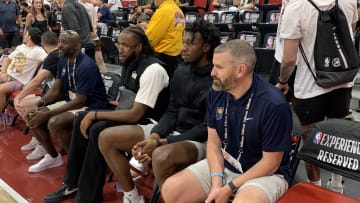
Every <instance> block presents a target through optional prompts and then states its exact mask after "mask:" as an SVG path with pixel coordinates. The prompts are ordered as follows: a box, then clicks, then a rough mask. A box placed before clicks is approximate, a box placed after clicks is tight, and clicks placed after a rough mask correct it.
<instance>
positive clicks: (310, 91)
mask: <svg viewBox="0 0 360 203" xmlns="http://www.w3.org/2000/svg"><path fill="white" fill-rule="evenodd" d="M313 2H314V3H315V4H316V5H317V6H318V7H319V8H320V9H321V10H328V9H330V8H332V7H333V6H334V5H335V0H313ZM356 3H357V2H356V0H343V1H339V7H340V8H341V9H342V11H343V12H344V14H345V16H346V19H347V21H348V24H349V29H350V30H352V27H351V24H353V23H356V21H357V19H358V17H357V7H356ZM317 19H318V11H317V10H316V9H315V8H314V7H313V6H312V5H311V4H310V3H309V2H308V1H306V0H291V1H290V2H289V3H288V5H287V6H286V9H285V12H284V16H283V22H282V25H281V30H280V38H282V39H300V42H301V44H302V46H303V48H304V51H305V55H306V57H307V59H308V60H309V62H310V66H311V67H312V69H313V72H315V69H314V66H315V62H314V52H313V51H314V46H315V36H316V28H317ZM350 33H351V35H352V32H350ZM352 37H353V36H352ZM284 51H286V50H284ZM352 86H353V82H349V83H345V84H341V85H338V86H334V87H331V88H327V89H324V88H322V87H320V86H318V85H317V84H316V83H315V80H314V78H313V76H312V75H311V72H310V71H309V70H308V67H307V66H306V63H305V62H304V59H303V57H302V55H301V53H300V51H298V54H297V70H296V77H295V83H294V95H295V97H296V98H300V99H306V98H312V97H315V96H319V95H322V94H325V93H327V92H330V91H332V90H334V89H338V88H343V87H352Z"/></svg>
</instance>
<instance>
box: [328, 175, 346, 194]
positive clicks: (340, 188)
mask: <svg viewBox="0 0 360 203" xmlns="http://www.w3.org/2000/svg"><path fill="white" fill-rule="evenodd" d="M326 188H327V189H329V190H332V191H334V192H338V193H340V194H343V193H344V184H341V186H340V187H334V186H332V185H331V179H330V180H329V181H328V182H327V183H326Z"/></svg>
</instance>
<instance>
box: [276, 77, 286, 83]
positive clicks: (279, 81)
mask: <svg viewBox="0 0 360 203" xmlns="http://www.w3.org/2000/svg"><path fill="white" fill-rule="evenodd" d="M278 83H280V84H282V85H286V84H288V81H287V80H286V81H281V80H280V77H279V78H278Z"/></svg>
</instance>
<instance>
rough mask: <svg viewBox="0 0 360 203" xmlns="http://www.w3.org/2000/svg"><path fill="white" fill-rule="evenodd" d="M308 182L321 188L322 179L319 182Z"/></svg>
mask: <svg viewBox="0 0 360 203" xmlns="http://www.w3.org/2000/svg"><path fill="white" fill-rule="evenodd" d="M308 182H309V183H311V184H313V185H316V186H319V187H321V178H320V180H318V181H310V180H308Z"/></svg>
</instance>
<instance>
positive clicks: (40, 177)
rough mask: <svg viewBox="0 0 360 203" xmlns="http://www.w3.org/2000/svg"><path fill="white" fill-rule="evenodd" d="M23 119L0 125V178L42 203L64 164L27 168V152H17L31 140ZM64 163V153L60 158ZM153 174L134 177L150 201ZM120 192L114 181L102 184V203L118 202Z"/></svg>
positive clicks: (25, 197) (53, 186)
mask: <svg viewBox="0 0 360 203" xmlns="http://www.w3.org/2000/svg"><path fill="white" fill-rule="evenodd" d="M24 126H25V124H24V122H23V121H22V120H21V119H18V120H17V122H16V125H15V126H14V127H10V126H9V127H7V128H6V127H4V126H0V179H2V180H3V181H5V182H6V183H7V184H8V185H9V186H10V187H12V188H13V189H14V190H15V191H16V192H17V193H19V194H20V195H21V196H22V197H23V198H24V199H26V200H27V201H29V202H32V203H40V202H43V198H44V196H45V195H46V194H49V193H51V192H53V191H55V189H57V188H58V187H59V186H60V185H61V180H62V177H63V175H64V173H65V165H64V166H61V167H57V168H53V169H48V170H46V171H43V172H40V173H34V174H30V173H28V168H29V166H30V165H32V164H33V163H36V161H34V162H28V161H26V159H25V156H26V155H27V154H28V153H29V152H22V151H20V147H21V146H22V145H24V144H26V143H28V142H29V141H30V139H31V137H30V136H29V135H23V134H22V130H23V129H24ZM63 159H64V161H65V164H66V159H67V156H66V155H65V156H64V157H63ZM153 180H154V179H153V176H152V175H151V174H150V175H148V176H146V177H141V178H139V179H137V181H136V186H137V188H138V190H139V192H140V194H141V195H143V196H144V197H145V199H146V202H149V201H150V199H151V195H152V187H153ZM122 196H123V195H122V193H118V192H116V190H115V189H114V182H109V183H106V184H105V188H104V202H105V203H115V202H117V203H121V202H122ZM64 202H65V203H72V202H75V201H74V200H73V199H71V200H67V201H64Z"/></svg>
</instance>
